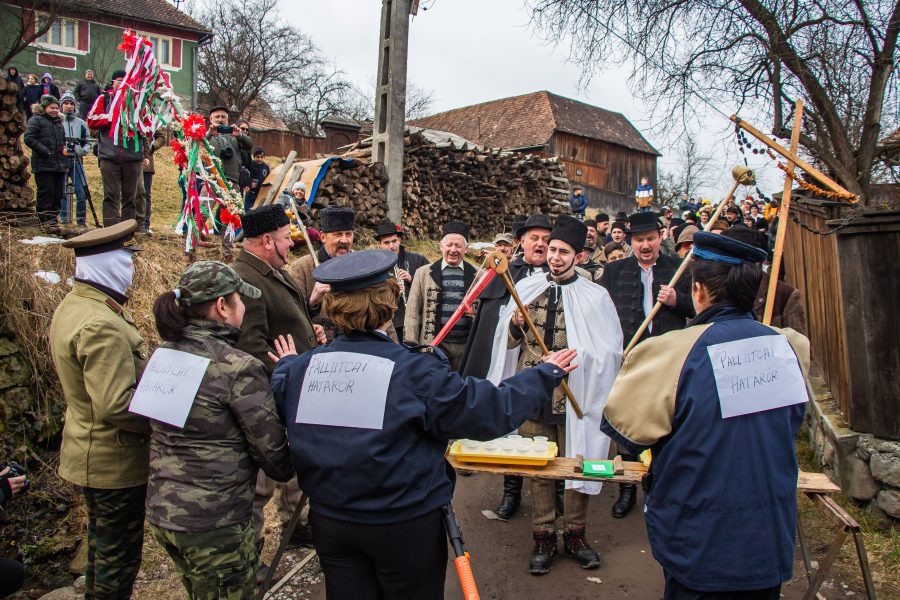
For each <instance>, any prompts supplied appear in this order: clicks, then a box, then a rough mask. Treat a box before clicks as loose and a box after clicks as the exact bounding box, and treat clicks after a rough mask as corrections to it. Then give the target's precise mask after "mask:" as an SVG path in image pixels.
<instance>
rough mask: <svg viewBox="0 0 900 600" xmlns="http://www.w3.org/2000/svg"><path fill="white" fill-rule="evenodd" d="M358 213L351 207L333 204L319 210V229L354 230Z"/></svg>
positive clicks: (327, 231) (323, 230)
mask: <svg viewBox="0 0 900 600" xmlns="http://www.w3.org/2000/svg"><path fill="white" fill-rule="evenodd" d="M355 221H356V213H354V212H353V209H351V208H345V207H343V206H337V205H335V204H331V205H329V206H326V207H325V208H323V209H322V210H320V211H319V225H320V227H319V229H320V230H321V231H322V233H330V232H332V231H353V228H354V227H355V225H356V223H355Z"/></svg>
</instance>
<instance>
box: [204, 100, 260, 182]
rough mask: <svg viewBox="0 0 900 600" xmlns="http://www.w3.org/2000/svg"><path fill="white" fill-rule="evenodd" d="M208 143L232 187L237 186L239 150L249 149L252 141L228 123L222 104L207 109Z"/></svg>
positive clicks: (239, 161)
mask: <svg viewBox="0 0 900 600" xmlns="http://www.w3.org/2000/svg"><path fill="white" fill-rule="evenodd" d="M206 137H207V139H209V143H210V144H212V147H213V148H214V149H215V151H216V156H217V157H218V158H219V160H220V161H222V169H223V170H224V171H225V178H226V179H228V182H229V183H230V184H231V185H232V187H234V188H236V189H240V188H239V185H238V184H239V183H240V179H241V166H242V165H241V150H247V151H250V150H251V148H252V146H253V141H252V140H251V139H250V136H248V135H244V134H243V133H241V130H240V129H239V128H238V127H236V126H234V125H229V124H228V109H227V108H225V107H224V106H213V107H212V108H211V109H210V111H209V129H208V130H207V132H206Z"/></svg>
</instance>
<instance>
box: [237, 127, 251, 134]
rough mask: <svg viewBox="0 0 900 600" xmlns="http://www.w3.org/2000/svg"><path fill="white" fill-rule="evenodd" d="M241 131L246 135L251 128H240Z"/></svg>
mask: <svg viewBox="0 0 900 600" xmlns="http://www.w3.org/2000/svg"><path fill="white" fill-rule="evenodd" d="M239 129H240V130H241V131H243V132H244V133H247V132H248V131H250V128H249V127H239Z"/></svg>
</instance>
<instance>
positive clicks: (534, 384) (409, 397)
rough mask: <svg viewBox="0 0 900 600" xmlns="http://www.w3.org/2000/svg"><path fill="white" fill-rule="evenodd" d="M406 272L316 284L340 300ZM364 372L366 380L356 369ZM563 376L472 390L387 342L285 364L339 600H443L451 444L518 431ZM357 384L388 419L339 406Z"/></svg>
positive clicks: (443, 364)
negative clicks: (349, 384)
mask: <svg viewBox="0 0 900 600" xmlns="http://www.w3.org/2000/svg"><path fill="white" fill-rule="evenodd" d="M396 260H397V256H396V255H395V254H394V253H392V252H389V251H386V250H364V251H362V252H356V253H351V254H347V255H344V256H339V257H336V258H334V259H332V260H330V261H328V262H327V263H324V264H322V265H321V266H320V267H319V268H318V269H316V271H315V276H316V278H317V279H319V280H320V281H322V282H325V283H329V284H330V285H331V287H332V290H335V291H342V292H343V291H356V290H362V289H364V288H366V287H368V286H370V285H375V284H379V283H381V282H384V281H385V280H386V279H388V278H389V277H392V276H393V268H394V265H395V264H396ZM388 318H389V317H388ZM428 350H430V349H428ZM362 363H365V364H366V365H367V367H366V369H365V371H364V372H363V371H362V370H360V368H359V367H358V366H357V367H354V366H353V365H360V364H362ZM376 365H377V368H376ZM335 368H340V369H345V370H344V371H343V372H342V373H340V374H337V373H336V371H335ZM347 369H355V370H354V371H352V372H351V371H348V370H347ZM329 373H331V374H333V375H336V376H334V377H332V376H329ZM563 375H564V370H563V369H562V368H560V367H557V366H555V365H552V364H547V363H542V364H541V365H539V366H537V367H535V368H531V369H525V370H524V371H522V372H521V373H519V374H518V375H516V376H515V377H512V378H510V379H509V380H507V381H506V382H505V385H503V386H502V387H499V388H498V387H495V386H493V385H491V384H490V383H489V382H486V381H483V380H478V379H474V378H466V379H463V378H462V377H460V376H459V374H457V373H455V372H454V371H453V370H452V369H451V368H450V364H449V362H448V361H447V359H446V357H444V356H443V353H442V352H440V350H431V351H426V352H423V351H422V349H419V348H410V347H407V346H403V345H400V344H396V343H394V342H393V341H392V340H391V339H390V338H388V337H387V336H386V335H384V333H383V332H381V331H377V330H369V331H360V332H351V333H349V334H348V335H340V336H338V337H337V338H336V339H335V340H334V342H332V343H331V344H329V345H327V346H321V347H318V348H316V349H314V350H311V351H310V352H307V353H305V354H303V355H302V356H286V357H285V358H282V359H281V361H280V362H279V363H278V366H277V367H276V369H275V373H274V376H273V379H272V387H273V392H274V394H275V399H276V403H277V405H278V409H279V412H280V414H281V417H282V422H283V423H284V424H285V427H286V428H287V433H288V438H289V442H290V448H291V453H292V454H293V457H294V466H295V468H296V470H297V475H298V477H299V478H300V484H301V486H302V487H303V489H304V490H306V491H307V492H308V493H309V495H310V502H311V505H312V508H311V511H310V523H311V524H312V533H313V540H314V542H315V547H316V551H317V552H318V554H319V558H320V560H321V563H322V568H323V571H324V573H325V586H326V595H327V597H328V598H329V599H337V598H385V599H392V600H393V599H398V600H399V599H406V598H433V599H435V600H440V599H442V598H443V597H444V579H445V575H446V569H447V539H446V537H445V530H444V522H443V518H442V507H443V506H445V505H447V504H448V503H449V502H450V501H451V499H452V497H453V488H454V483H455V477H454V473H453V470H452V469H450V468H449V467H448V465H447V463H446V461H445V460H444V453H445V451H446V449H447V442H448V440H450V439H451V438H458V437H465V438H472V439H478V440H487V439H491V438H493V437H496V436H498V435H502V434H504V433H506V432H507V431H510V430H511V429H514V428H515V427H518V426H519V424H521V423H522V422H523V421H524V420H525V419H526V417H527V416H528V415H529V414H531V413H533V412H534V411H536V410H538V408H539V407H540V406H541V405H543V404H544V403H546V402H548V401H549V399H550V396H551V395H552V393H553V389H554V388H555V387H556V385H557V384H558V383H559V381H560V380H561V379H562V377H563ZM350 379H353V386H352V389H361V390H365V392H364V393H365V395H366V397H365V399H364V400H363V402H364V403H365V404H366V405H367V406H369V407H372V406H374V407H375V408H376V410H374V411H371V410H369V411H366V412H367V413H369V414H368V415H367V416H366V418H363V415H362V414H361V412H362V411H358V410H347V409H346V407H345V404H346V402H351V401H353V396H352V393H353V392H352V391H351V389H350V388H347V387H346V386H345V387H344V388H342V389H343V390H344V391H343V392H338V393H340V394H341V397H340V402H339V403H337V404H336V403H335V402H334V401H333V400H332V399H330V398H328V397H327V395H328V394H330V393H332V391H333V390H334V389H335V388H334V387H333V386H332V385H331V382H337V383H340V381H338V380H341V381H349V380H350ZM310 382H313V383H310ZM326 389H327V390H331V391H328V392H326V391H325V390H326ZM345 401H346V402H345Z"/></svg>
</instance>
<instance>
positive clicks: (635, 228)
mask: <svg viewBox="0 0 900 600" xmlns="http://www.w3.org/2000/svg"><path fill="white" fill-rule="evenodd" d="M661 227H662V226H661V225H660V223H659V219H658V218H657V216H656V213H655V212H637V213H634V214H633V215H631V216H630V217H628V230H629V231H630V232H631V233H640V232H642V231H654V230H658V229H660V228H661Z"/></svg>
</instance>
